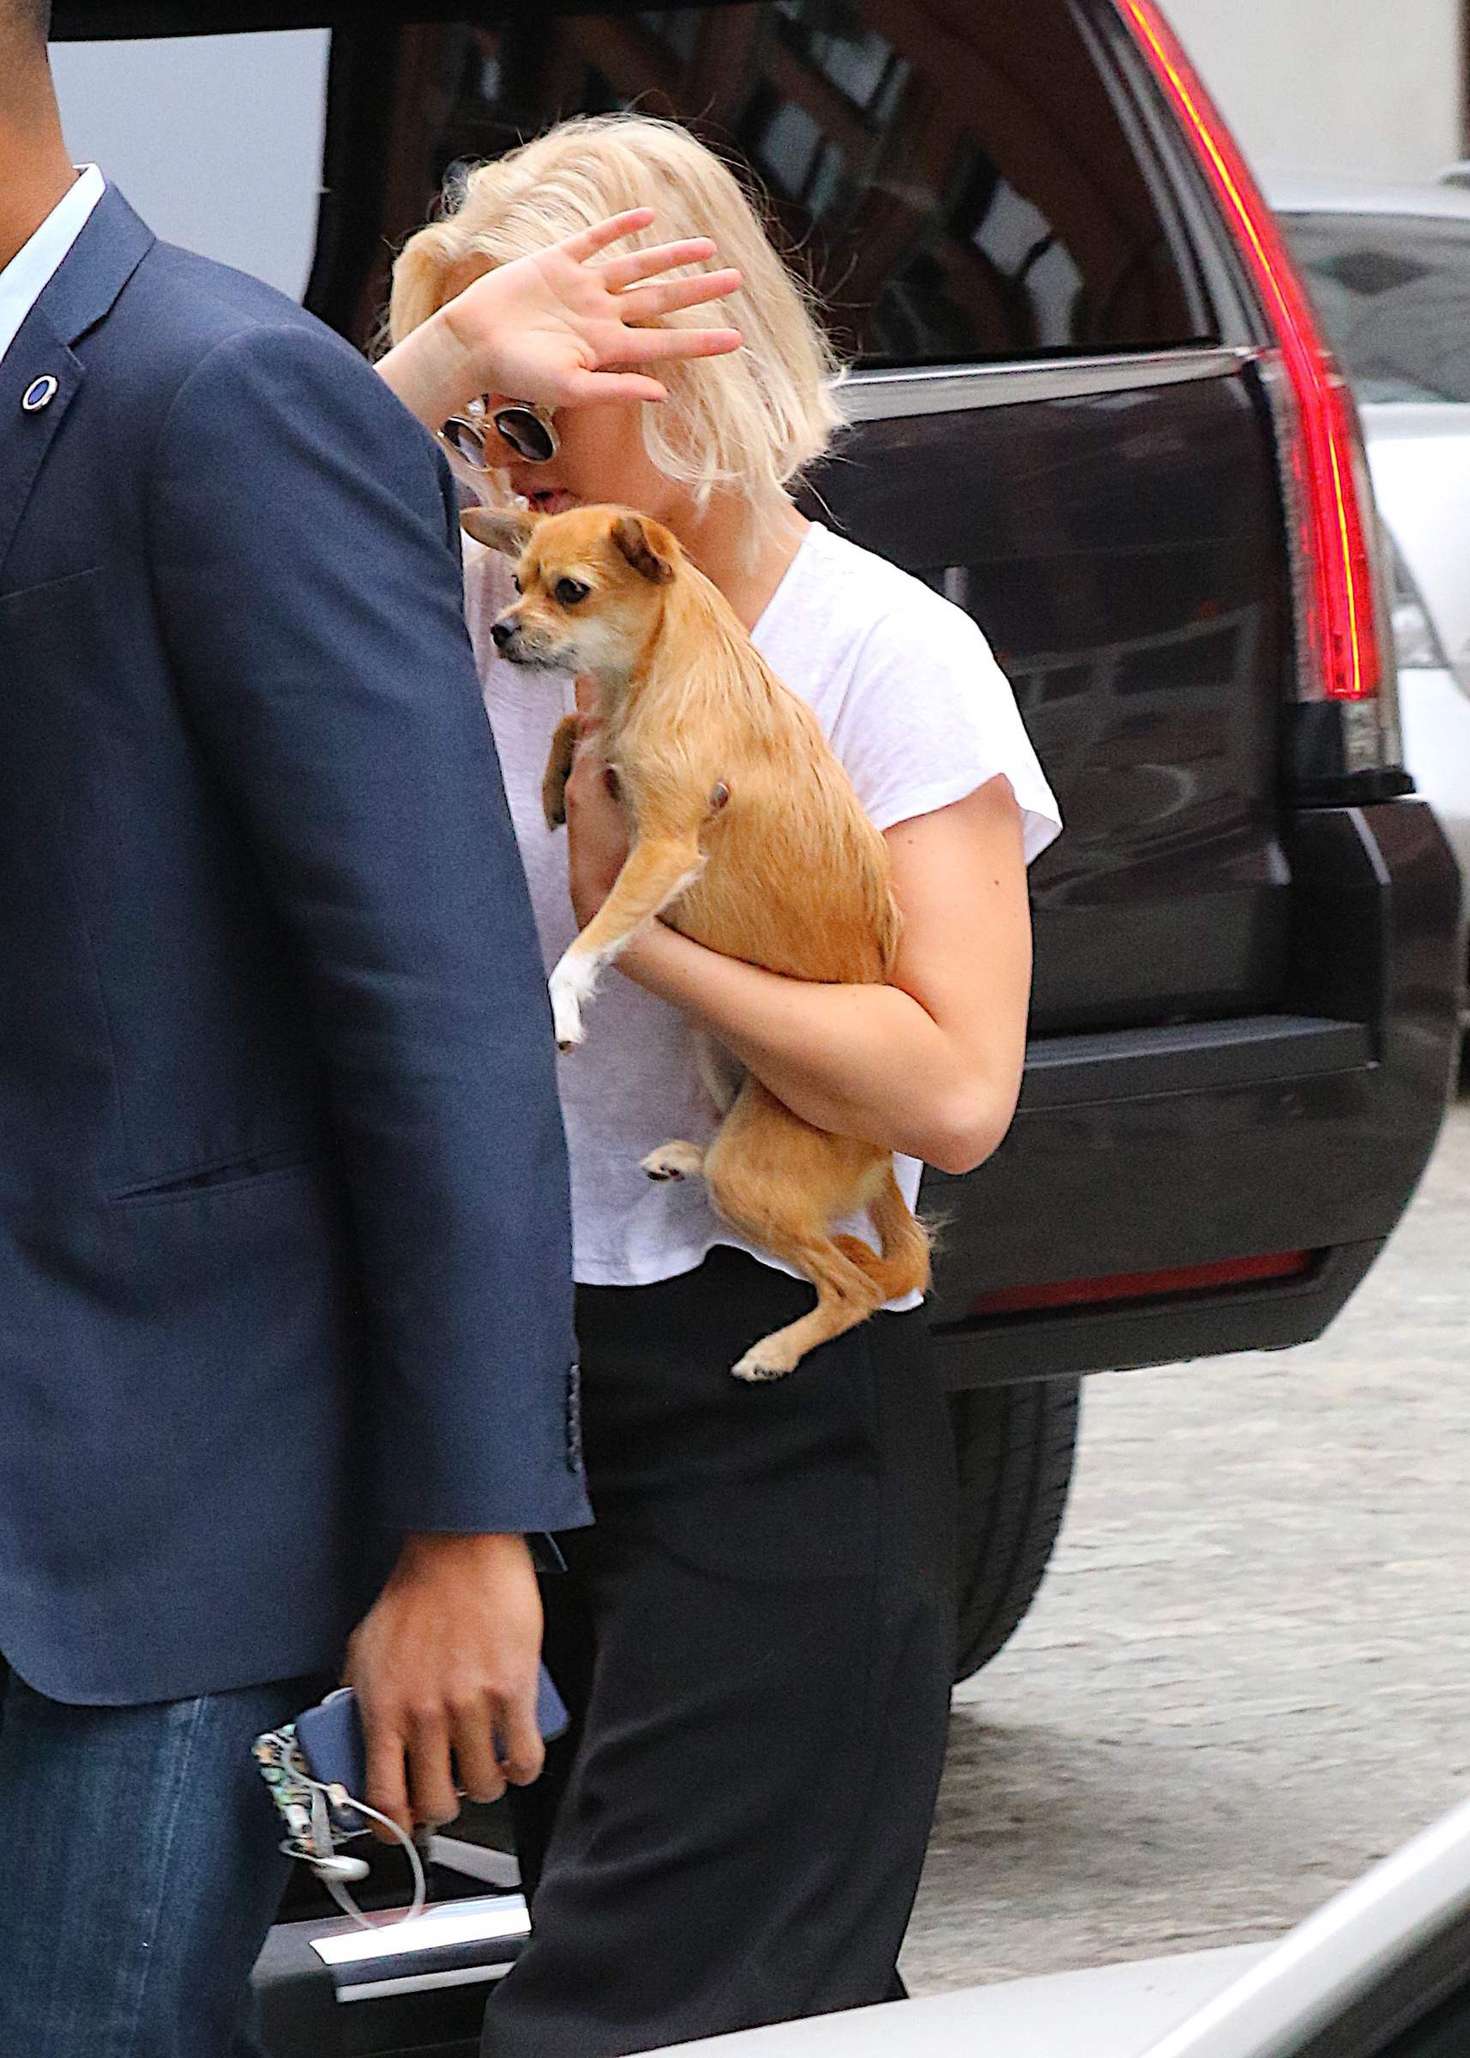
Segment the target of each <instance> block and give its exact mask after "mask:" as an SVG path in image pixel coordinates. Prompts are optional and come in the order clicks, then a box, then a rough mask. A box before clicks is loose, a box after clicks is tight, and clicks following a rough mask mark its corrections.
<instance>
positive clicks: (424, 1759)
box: [408, 1715, 459, 1824]
mask: <svg viewBox="0 0 1470 2058" xmlns="http://www.w3.org/2000/svg"><path fill="white" fill-rule="evenodd" d="M408 1798H409V1803H410V1805H411V1807H412V1809H413V1818H414V1821H415V1822H428V1823H433V1824H438V1823H441V1822H453V1820H454V1818H455V1816H456V1815H457V1814H458V1813H459V1795H458V1794H457V1793H456V1792H455V1791H454V1777H453V1774H452V1772H451V1770H450V1765H449V1724H448V1723H447V1722H446V1721H445V1719H444V1718H443V1716H442V1715H441V1716H438V1717H433V1718H430V1717H420V1718H419V1720H418V1721H417V1722H415V1724H414V1727H413V1732H412V1734H411V1735H410V1737H409V1740H408Z"/></svg>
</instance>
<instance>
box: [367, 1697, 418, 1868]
mask: <svg viewBox="0 0 1470 2058" xmlns="http://www.w3.org/2000/svg"><path fill="white" fill-rule="evenodd" d="M363 1728H364V1730H365V1731H366V1735H367V1792H366V1793H365V1794H364V1795H363V1799H364V1800H365V1801H366V1802H367V1804H368V1806H369V1807H370V1808H376V1809H377V1811H378V1813H379V1814H380V1815H387V1816H389V1817H390V1818H391V1819H392V1820H393V1821H394V1822H396V1823H397V1824H398V1827H399V1828H400V1829H401V1830H402V1831H403V1833H404V1835H405V1836H411V1835H412V1834H413V1814H412V1812H411V1810H410V1808H409V1805H408V1786H407V1783H406V1781H405V1779H404V1776H403V1738H402V1737H401V1736H400V1735H399V1734H398V1733H397V1731H396V1730H394V1729H392V1728H390V1727H387V1726H386V1725H384V1724H383V1723H381V1722H374V1721H371V1720H370V1719H369V1717H368V1715H367V1712H366V1710H364V1712H363ZM372 1832H373V1835H374V1836H375V1837H376V1838H377V1839H378V1841H379V1842H380V1843H384V1844H391V1843H392V1842H393V1838H392V1837H391V1836H390V1835H389V1833H388V1831H387V1830H386V1829H384V1827H383V1825H382V1823H381V1822H374V1823H373V1824H372Z"/></svg>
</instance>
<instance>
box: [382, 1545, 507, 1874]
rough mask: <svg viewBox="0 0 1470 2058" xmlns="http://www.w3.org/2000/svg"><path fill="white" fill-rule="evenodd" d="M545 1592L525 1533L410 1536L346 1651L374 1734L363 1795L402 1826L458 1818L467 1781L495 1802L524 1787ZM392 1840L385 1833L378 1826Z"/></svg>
mask: <svg viewBox="0 0 1470 2058" xmlns="http://www.w3.org/2000/svg"><path fill="white" fill-rule="evenodd" d="M540 1654H541V1595H540V1592H539V1590H538V1588H537V1585H536V1572H535V1567H534V1566H533V1565H532V1562H531V1554H530V1551H529V1550H528V1549H527V1546H526V1541H525V1538H524V1537H520V1536H438V1535H419V1536H411V1537H409V1538H408V1539H407V1541H406V1542H405V1544H404V1546H403V1551H402V1553H401V1555H400V1557H399V1560H398V1563H397V1565H396V1566H395V1567H394V1569H393V1574H392V1576H391V1578H390V1579H389V1581H388V1583H387V1585H386V1586H385V1587H384V1588H383V1591H382V1593H381V1594H380V1595H379V1596H378V1599H377V1601H376V1602H375V1603H374V1605H373V1607H372V1608H371V1609H370V1610H369V1612H368V1613H367V1615H366V1616H365V1617H364V1618H363V1620H362V1622H361V1623H359V1625H358V1627H357V1629H356V1631H355V1632H354V1634H353V1637H352V1640H351V1642H350V1643H349V1645H348V1647H347V1666H346V1671H345V1675H344V1676H345V1678H346V1680H347V1683H348V1685H349V1686H353V1687H355V1688H356V1689H357V1698H358V1703H359V1706H360V1707H361V1710H362V1720H363V1729H364V1731H365V1733H366V1738H367V1792H366V1794H365V1795H364V1796H363V1798H364V1799H365V1800H366V1801H367V1802H368V1803H369V1805H370V1806H371V1807H374V1808H377V1809H379V1810H380V1811H381V1812H382V1813H383V1814H384V1815H388V1816H391V1817H392V1819H393V1820H394V1821H395V1822H397V1823H398V1824H399V1826H400V1827H401V1828H402V1829H403V1830H404V1831H405V1832H406V1833H411V1832H412V1830H413V1827H414V1824H415V1823H429V1824H436V1823H441V1822H452V1821H453V1820H454V1817H455V1816H456V1815H457V1814H458V1813H459V1800H460V1796H459V1793H458V1792H456V1785H455V1776H454V1772H453V1771H452V1770H451V1765H450V1753H451V1752H452V1753H453V1755H454V1765H455V1767H457V1769H458V1781H459V1786H460V1788H462V1789H463V1791H464V1792H465V1793H466V1794H468V1795H469V1796H470V1798H471V1799H472V1800H476V1801H494V1800H498V1799H499V1797H500V1795H501V1794H503V1793H504V1792H505V1786H506V1782H507V1780H509V1781H510V1783H511V1784H512V1785H514V1786H528V1785H529V1784H530V1782H531V1781H532V1780H533V1779H535V1778H536V1777H537V1775H538V1774H539V1772H540V1770H541V1764H542V1759H543V1756H544V1752H543V1749H542V1744H541V1737H540V1733H539V1731H538V1730H537V1727H536V1687H537V1664H538V1660H539V1658H540ZM381 1834H382V1835H384V1836H385V1837H386V1832H381Z"/></svg>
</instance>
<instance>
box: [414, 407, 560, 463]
mask: <svg viewBox="0 0 1470 2058" xmlns="http://www.w3.org/2000/svg"><path fill="white" fill-rule="evenodd" d="M492 428H493V429H494V430H495V432H496V434H497V435H498V436H499V437H500V439H501V441H502V442H503V443H507V444H509V446H510V448H511V449H512V450H513V451H514V452H515V454H516V456H517V457H519V458H522V459H524V461H525V462H526V463H527V464H548V463H549V462H550V461H551V459H552V458H553V457H555V456H556V453H557V449H558V447H559V443H560V439H559V437H558V436H557V433H556V424H555V422H554V421H553V419H552V414H551V410H550V408H546V407H541V406H538V405H537V403H536V402H535V401H531V400H511V401H507V402H506V404H505V406H504V407H497V408H496V409H495V411H494V412H493V413H490V412H489V410H488V409H487V408H486V405H485V402H484V401H483V400H472V401H471V402H470V404H469V406H468V407H467V408H466V409H465V411H464V413H463V414H452V415H451V416H450V417H449V420H448V421H447V422H446V423H445V424H444V426H443V428H442V429H441V430H440V431H439V437H440V440H441V442H444V443H447V444H448V445H449V447H450V449H451V450H452V451H453V452H454V453H455V455H456V457H458V458H460V459H461V460H462V461H463V462H464V463H465V464H467V465H468V466H469V468H470V470H471V471H473V472H492V471H495V470H496V469H497V466H496V461H495V457H494V456H492V455H491V454H490V447H489V444H488V441H487V433H486V432H487V429H492Z"/></svg>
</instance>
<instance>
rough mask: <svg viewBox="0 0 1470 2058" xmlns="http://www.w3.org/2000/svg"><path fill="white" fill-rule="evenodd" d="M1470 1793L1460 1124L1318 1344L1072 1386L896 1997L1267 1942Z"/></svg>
mask: <svg viewBox="0 0 1470 2058" xmlns="http://www.w3.org/2000/svg"><path fill="white" fill-rule="evenodd" d="M1467 1793H1470V1103H1467V1102H1465V1101H1461V1103H1460V1104H1459V1105H1458V1106H1457V1107H1456V1108H1455V1110H1454V1111H1453V1113H1452V1115H1451V1118H1450V1121H1449V1123H1448V1125H1447V1127H1446V1130H1445V1133H1444V1137H1443V1139H1442V1141H1441V1144H1440V1147H1439V1150H1438V1153H1437V1155H1436V1157H1435V1159H1434V1161H1433V1163H1432V1165H1431V1166H1430V1169H1429V1172H1428V1174H1427V1176H1426V1179H1425V1182H1424V1185H1423V1187H1422V1189H1421V1191H1420V1193H1419V1195H1418V1197H1417V1198H1416V1200H1415V1202H1414V1205H1413V1207H1412V1209H1411V1210H1410V1212H1409V1214H1408V1216H1407V1217H1406V1219H1405V1221H1404V1223H1403V1225H1402V1227H1401V1229H1400V1231H1399V1233H1398V1235H1397V1236H1396V1237H1395V1239H1394V1241H1393V1243H1392V1244H1391V1246H1390V1248H1389V1250H1388V1251H1387V1252H1386V1253H1385V1255H1384V1256H1383V1258H1382V1259H1381V1260H1380V1261H1379V1263H1378V1265H1377V1266H1376V1267H1375V1269H1374V1270H1373V1272H1372V1273H1371V1274H1370V1275H1369V1278H1368V1280H1367V1281H1366V1283H1365V1284H1364V1286H1363V1288H1362V1289H1361V1291H1360V1293H1359V1294H1358V1296H1357V1298H1356V1299H1355V1300H1354V1301H1353V1302H1352V1303H1351V1304H1350V1306H1349V1307H1348V1309H1347V1310H1346V1312H1345V1313H1344V1314H1343V1315H1342V1316H1341V1317H1340V1318H1339V1320H1338V1322H1337V1323H1336V1324H1335V1325H1334V1327H1333V1328H1332V1329H1331V1330H1330V1331H1329V1332H1328V1334H1327V1336H1326V1337H1325V1338H1323V1340H1322V1341H1321V1342H1320V1343H1317V1344H1314V1345H1311V1346H1310V1347H1308V1348H1304V1349H1301V1350H1295V1351H1289V1352H1282V1353H1275V1354H1265V1353H1262V1354H1260V1355H1254V1356H1241V1357H1236V1358H1222V1359H1217V1360H1214V1361H1213V1362H1208V1363H1204V1364H1196V1365H1193V1366H1190V1367H1187V1368H1180V1367H1172V1368H1169V1369H1165V1370H1160V1371H1153V1372H1131V1373H1124V1374H1119V1375H1117V1376H1115V1377H1104V1378H1099V1379H1096V1380H1093V1381H1092V1382H1091V1383H1090V1385H1089V1386H1088V1388H1087V1391H1086V1395H1085V1399H1084V1413H1083V1428H1082V1443H1081V1457H1080V1463H1079V1468H1078V1475H1077V1481H1076V1487H1075V1491H1074V1495H1073V1500H1072V1505H1071V1509H1070V1511H1069V1514H1068V1517H1067V1523H1066V1527H1065V1530H1064V1532H1063V1537H1062V1542H1061V1546H1060V1549H1059V1552H1058V1554H1057V1557H1056V1559H1055V1560H1054V1562H1053V1569H1052V1572H1051V1576H1050V1578H1049V1579H1048V1582H1047V1585H1046V1587H1045V1588H1044V1590H1043V1592H1042V1595H1041V1598H1040V1600H1039V1601H1038V1603H1037V1606H1036V1608H1035V1609H1034V1611H1033V1613H1032V1615H1031V1616H1030V1618H1029V1620H1028V1622H1027V1623H1026V1625H1025V1626H1024V1627H1023V1629H1022V1630H1021V1632H1020V1634H1019V1635H1018V1636H1017V1638H1016V1640H1015V1641H1014V1643H1013V1644H1012V1645H1011V1646H1010V1647H1009V1649H1008V1650H1007V1651H1006V1652H1005V1653H1004V1654H1003V1655H1002V1656H1001V1657H1000V1658H999V1659H998V1660H997V1661H996V1663H995V1664H994V1665H993V1666H991V1667H990V1669H989V1670H988V1671H986V1672H984V1673H982V1674H981V1675H980V1677H979V1678H978V1679H976V1680H974V1681H972V1682H971V1683H970V1684H969V1685H968V1686H966V1687H965V1688H963V1689H962V1690H961V1692H960V1694H959V1695H958V1697H957V1701H956V1707H955V1714H954V1721H953V1728H952V1735H951V1745H950V1759H949V1769H948V1772H947V1775H946V1779H945V1787H944V1795H943V1800H942V1803H941V1808H940V1815H939V1821H938V1824H937V1826H936V1830H935V1835H934V1839H933V1843H932V1846H931V1852H930V1861H929V1867H928V1871H927V1873H926V1876H925V1883H924V1890H923V1893H922V1896H921V1899H920V1905H919V1908H918V1911H917V1913H916V1915H915V1920H914V1927H913V1930H912V1933H911V1938H910V1943H909V1947H908V1951H907V1953H906V1957H905V1971H906V1972H907V1974H908V1977H909V1980H910V1983H911V1985H912V1986H913V1987H914V1989H915V1990H916V1991H919V1992H925V1991H933V1990H935V1989H938V1988H941V1987H949V1986H959V1985H964V1984H967V1983H969V1982H971V1981H976V1980H985V1979H995V1978H1002V1977H1007V1976H1010V1975H1015V1974H1025V1973H1031V1972H1040V1971H1046V1970H1050V1969H1060V1968H1062V1967H1068V1966H1076V1965H1089V1964H1101V1963H1104V1962H1105V1961H1108V1960H1112V1959H1117V1958H1128V1957H1134V1956H1147V1955H1150V1954H1156V1953H1164V1952H1173V1951H1182V1950H1190V1949H1197V1948H1201V1947H1204V1946H1208V1945H1211V1944H1217V1943H1243V1942H1247V1941H1249V1940H1251V1939H1253V1938H1258V1937H1266V1936H1271V1935H1274V1934H1276V1933H1277V1932H1279V1931H1280V1930H1282V1929H1283V1928H1285V1927H1287V1926H1288V1925H1289V1924H1291V1923H1292V1922H1293V1921H1295V1920H1296V1919H1297V1918H1298V1917H1299V1916H1301V1915H1302V1914H1304V1913H1306V1911H1307V1910H1308V1909H1310V1908H1311V1907H1313V1906H1314V1905H1315V1904H1316V1903H1317V1902H1318V1901H1320V1900H1322V1899H1323V1898H1324V1897H1325V1896H1326V1895H1327V1894H1329V1893H1330V1892H1331V1891H1333V1889H1335V1888H1336V1887H1337V1886H1339V1885H1340V1884H1341V1883H1343V1882H1344V1881H1346V1880H1347V1879H1349V1878H1351V1877H1352V1876H1353V1875H1354V1874H1356V1873H1357V1872H1358V1871H1360V1870H1361V1869H1362V1867H1363V1866H1364V1865H1366V1864H1367V1863H1369V1862H1370V1861H1371V1860H1372V1859H1374V1858H1375V1857H1377V1856H1379V1855H1381V1854H1382V1853H1383V1852H1385V1851H1388V1850H1390V1849H1392V1848H1393V1846H1394V1845H1395V1844H1397V1843H1399V1842H1400V1841H1402V1839H1403V1838H1404V1837H1405V1836H1406V1835H1409V1834H1411V1833H1412V1832H1413V1831H1414V1830H1416V1829H1418V1828H1419V1827H1421V1826H1422V1825H1423V1824H1424V1823H1425V1822H1427V1821H1428V1820H1430V1819H1431V1818H1432V1817H1433V1816H1434V1815H1436V1814H1437V1813H1439V1812H1440V1811H1441V1810H1442V1809H1444V1808H1445V1807H1447V1806H1449V1805H1450V1804H1451V1803H1453V1802H1454V1801H1456V1800H1458V1799H1460V1798H1461V1797H1463V1796H1464V1795H1466V1794H1467Z"/></svg>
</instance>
